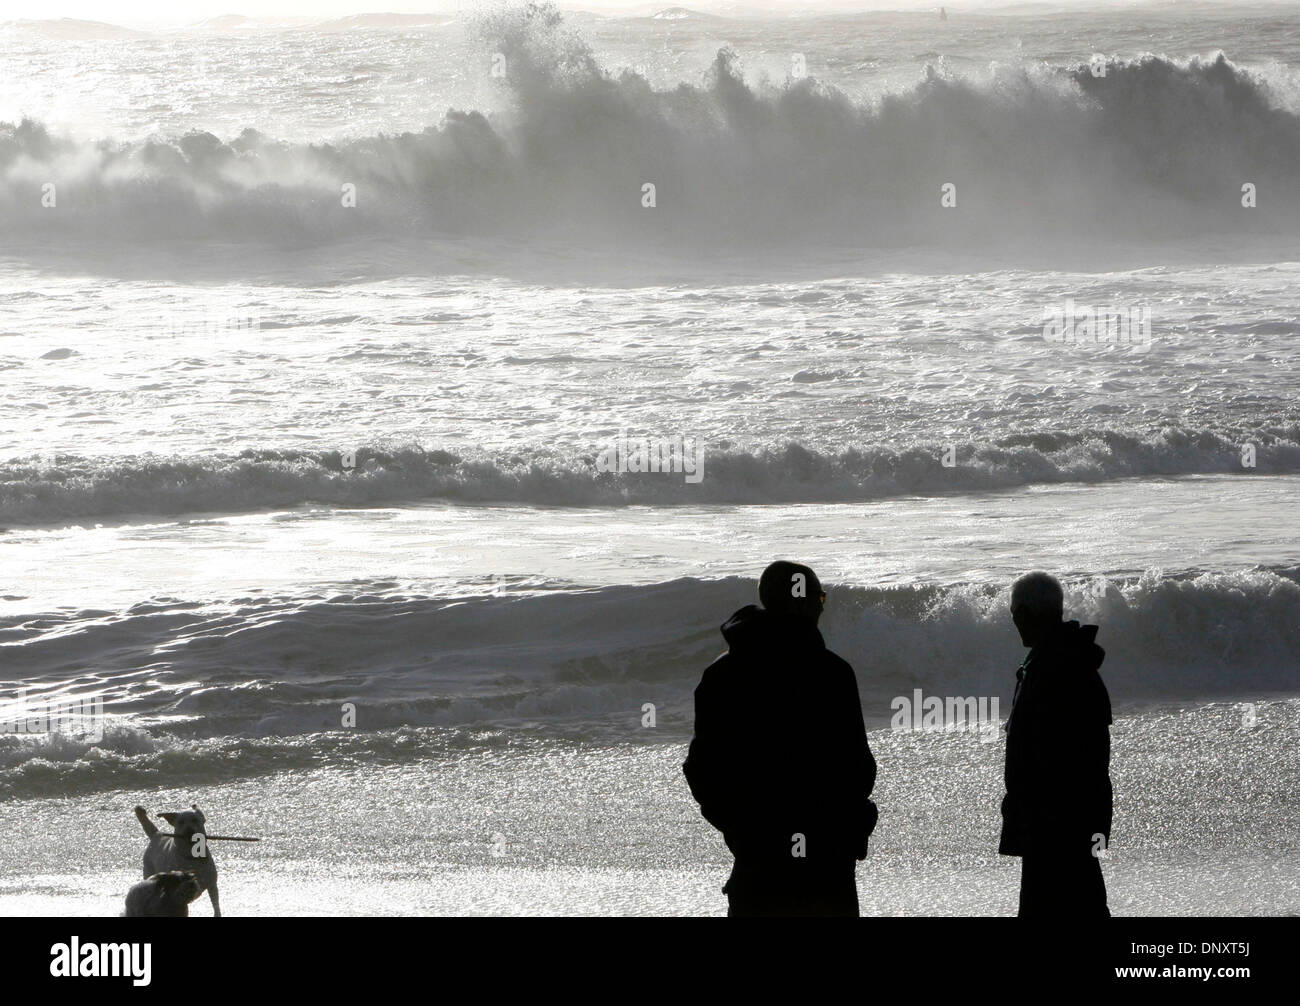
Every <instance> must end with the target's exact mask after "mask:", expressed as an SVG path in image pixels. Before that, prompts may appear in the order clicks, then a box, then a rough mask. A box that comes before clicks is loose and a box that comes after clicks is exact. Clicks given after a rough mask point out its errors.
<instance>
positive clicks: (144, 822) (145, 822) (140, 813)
mask: <svg viewBox="0 0 1300 1006" xmlns="http://www.w3.org/2000/svg"><path fill="white" fill-rule="evenodd" d="M135 816H136V819H137V820H138V821H139V822H140V827H142V828H143V829H144V833H145V834H146V835H148V836H149V837H150V838H153V837H154V835H156V834H158V827H157V825H155V824H154V823H153V822H152V821H150V820H149V812H148V811H147V810H145V809H144V808H143V807H137V808H136V809H135Z"/></svg>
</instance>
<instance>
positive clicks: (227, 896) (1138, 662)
mask: <svg viewBox="0 0 1300 1006" xmlns="http://www.w3.org/2000/svg"><path fill="white" fill-rule="evenodd" d="M1298 26H1300V9H1296V8H1291V7H1286V6H1278V5H1270V6H1263V7H1259V8H1255V7H1251V6H1249V5H1236V4H1234V5H1232V6H1231V7H1228V6H1214V5H1199V6H1194V7H1187V6H1185V5H1184V6H1179V7H1178V8H1177V9H1174V8H1169V7H1163V6H1161V7H1149V8H1143V7H1139V8H1133V9H1126V10H1123V11H1089V10H1068V11H1060V10H1048V9H1039V10H1036V11H1035V10H1020V11H989V12H984V13H960V12H955V11H954V12H951V17H950V19H949V20H948V21H947V22H943V23H941V22H938V21H937V20H936V19H935V18H934V16H933V14H932V13H928V12H923V13H880V14H854V15H847V14H844V15H834V16H823V17H816V16H811V15H801V16H791V17H780V18H777V17H758V16H744V17H742V16H738V15H737V16H729V17H720V16H713V15H707V14H700V13H696V12H690V11H684V10H680V9H677V10H672V11H667V12H664V14H663V15H662V16H656V17H600V16H596V15H591V14H585V13H581V12H565V13H563V14H562V15H561V14H560V13H559V12H555V11H553V10H549V9H546V8H541V9H537V8H534V9H533V10H532V11H531V12H530V11H528V10H525V9H516V8H510V7H505V8H500V9H496V10H494V11H492V12H488V13H479V14H471V13H465V14H463V15H460V16H438V17H433V16H430V17H413V16H412V17H407V16H398V15H370V16H366V17H362V18H354V19H345V20H342V21H337V22H325V23H317V24H312V23H303V22H294V23H287V22H284V23H282V22H274V21H255V20H249V19H238V18H227V19H218V20H217V21H213V22H208V23H205V24H203V25H197V26H193V27H191V28H187V29H183V30H182V29H169V30H165V31H162V30H157V31H141V30H136V29H130V28H122V27H118V26H112V25H103V24H90V23H84V22H67V21H62V22H10V23H8V24H5V25H3V26H0V52H2V53H3V55H4V59H5V65H6V66H7V67H9V68H10V70H11V72H10V73H8V74H6V76H5V80H4V81H3V82H2V83H0V180H2V181H0V304H2V305H3V315H2V316H0V381H3V388H4V394H3V396H0V532H2V533H0V570H3V581H2V582H0V720H3V721H4V723H7V724H11V725H12V724H14V723H15V722H16V718H17V717H18V716H20V715H21V713H22V711H24V710H29V709H30V708H32V707H41V706H46V707H49V706H54V707H58V708H72V707H75V708H91V709H93V710H94V711H95V718H94V725H95V727H96V728H97V729H96V730H95V731H94V732H93V734H92V735H91V736H82V735H80V734H79V733H78V732H76V731H71V732H69V731H62V732H59V731H56V732H54V733H40V732H35V733H34V732H32V731H31V730H28V729H26V727H25V726H24V727H23V728H21V729H18V730H13V729H10V730H8V731H6V732H4V733H0V912H2V913H5V914H76V913H89V914H111V913H114V912H116V911H117V910H119V909H120V899H121V897H122V895H123V894H124V893H125V890H126V888H127V887H128V886H129V884H130V882H132V880H133V879H135V877H136V873H137V870H138V855H139V851H140V849H139V846H140V845H141V843H140V839H141V837H142V836H140V835H139V834H138V825H137V824H136V822H135V820H134V818H133V816H132V814H131V807H132V806H134V805H135V804H136V803H141V804H144V805H146V806H148V807H149V808H150V809H151V810H154V811H158V810H165V809H169V808H172V807H173V806H176V807H180V806H184V805H187V804H189V803H190V802H193V801H197V802H198V803H199V804H200V805H201V806H203V807H204V810H205V811H206V812H207V814H208V817H209V822H210V827H211V828H212V830H214V831H215V832H218V833H236V834H255V835H260V836H262V837H263V838H264V839H265V841H264V842H262V843H261V844H260V845H256V846H234V845H228V846H225V847H222V848H220V849H218V850H216V852H217V855H218V861H219V863H220V864H221V868H222V872H223V878H224V879H223V883H222V891H223V896H222V900H223V904H224V905H225V906H226V907H227V910H228V911H229V912H230V913H231V914H274V913H289V914H311V913H326V914H410V913H438V914H708V913H716V912H717V911H718V910H719V908H720V904H721V895H720V894H719V893H718V888H719V887H720V886H721V883H722V880H723V879H724V877H725V871H726V862H727V857H726V850H725V847H723V845H722V843H721V841H720V839H719V838H718V837H717V836H716V835H715V834H714V833H713V832H712V831H711V830H710V829H709V828H708V826H707V825H706V824H704V823H703V822H702V821H701V820H700V819H699V818H698V816H697V815H696V813H695V809H694V806H693V804H692V803H691V801H690V797H689V793H688V792H687V791H686V788H685V784H684V781H683V780H682V778H681V776H680V771H679V765H680V761H681V758H682V756H683V753H684V744H685V743H686V741H687V740H688V739H689V736H690V732H691V691H692V689H693V687H694V685H695V683H696V681H697V680H698V677H699V674H700V672H701V671H702V669H703V668H704V666H705V665H706V664H707V663H708V662H709V660H711V659H712V658H713V657H714V656H715V655H716V654H717V653H718V652H719V651H720V650H721V649H722V646H723V644H722V641H721V637H720V636H719V635H718V632H717V627H718V625H719V624H720V623H721V622H722V621H723V620H724V619H725V618H726V617H727V616H728V615H729V614H730V613H731V612H732V611H733V610H734V609H735V608H737V607H739V606H740V605H741V604H744V603H748V602H750V601H751V600H753V599H754V594H755V587H754V583H755V579H756V577H757V575H758V573H759V572H760V571H761V570H762V568H763V566H764V565H766V563H767V562H769V561H770V560H771V559H773V558H777V557H786V558H794V559H799V560H802V561H806V562H809V563H810V564H812V565H813V566H814V568H816V569H817V570H818V571H819V572H820V573H821V574H822V576H823V578H824V579H825V580H826V582H827V584H828V585H829V592H830V600H829V602H828V608H827V613H826V616H825V618H824V620H823V623H822V627H823V630H824V633H825V635H826V638H827V641H828V644H829V645H830V646H831V647H832V648H833V649H835V650H836V651H837V652H839V653H841V654H842V655H843V656H845V657H846V658H847V659H848V660H850V662H852V663H853V665H854V666H855V668H856V670H857V673H858V677H859V684H860V690H861V693H862V701H863V711H864V715H865V716H866V718H867V722H868V726H869V728H870V729H871V730H872V735H871V736H872V744H873V748H874V749H875V750H876V752H877V757H878V759H879V760H880V762H881V778H880V783H879V789H878V802H879V803H880V806H881V815H882V817H881V822H882V823H881V827H880V831H879V832H878V833H877V836H876V838H875V839H873V854H872V858H871V859H869V860H868V862H867V863H866V864H863V866H862V868H861V869H860V871H859V883H860V888H861V895H862V902H863V905H864V911H867V912H870V913H871V914H918V913H920V914H1009V913H1011V912H1012V911H1014V904H1015V881H1016V870H1015V863H1014V862H1012V861H1011V860H999V858H998V857H997V856H996V855H995V850H996V823H997V804H998V799H999V797H1000V790H999V778H1000V777H999V774H998V773H999V771H1000V759H1001V753H1002V744H1001V741H1000V739H999V738H998V736H997V735H996V733H993V734H990V735H987V736H985V735H980V736H979V737H975V736H971V735H970V734H966V733H961V732H949V733H938V734H931V733H912V732H907V731H898V730H894V729H891V716H892V709H893V706H892V703H893V700H894V699H896V698H898V697H900V696H904V697H910V696H912V695H913V694H914V689H918V688H919V689H922V691H923V692H924V693H925V694H933V695H939V696H985V697H989V698H995V697H996V698H998V699H1000V701H1001V704H1002V709H1003V714H1004V715H1005V710H1006V709H1008V708H1009V705H1010V695H1011V691H1012V686H1013V685H1014V677H1013V673H1014V669H1015V667H1016V666H1017V665H1018V663H1019V661H1020V659H1021V656H1022V651H1021V649H1020V647H1019V644H1018V640H1017V639H1016V636H1015V633H1014V630H1013V629H1012V626H1011V625H1010V620H1009V617H1008V615H1007V613H1006V608H1007V590H1008V586H1009V584H1010V582H1011V580H1012V579H1013V578H1014V577H1015V576H1016V575H1017V574H1018V573H1020V572H1023V571H1025V570H1027V569H1029V568H1045V569H1049V570H1052V571H1054V572H1057V573H1058V574H1059V575H1061V576H1062V578H1063V579H1064V580H1065V582H1066V586H1067V606H1068V607H1069V609H1070V611H1071V613H1072V614H1073V615H1075V616H1077V617H1080V618H1082V619H1084V620H1088V621H1095V622H1097V623H1098V624H1100V625H1101V632H1100V635H1099V642H1100V643H1101V644H1102V645H1103V646H1104V647H1105V648H1106V649H1107V651H1108V657H1107V661H1106V664H1105V665H1104V667H1103V676H1104V678H1105V680H1106V682H1107V684H1108V687H1109V688H1110V691H1111V694H1112V697H1113V699H1114V700H1115V705H1116V710H1117V721H1116V725H1115V727H1114V735H1115V753H1114V764H1113V774H1114V776H1115V779H1116V787H1117V793H1118V805H1117V808H1118V809H1117V814H1118V816H1117V825H1116V835H1115V840H1114V847H1113V848H1112V850H1111V854H1110V857H1111V858H1110V860H1109V861H1108V865H1107V866H1106V870H1107V873H1108V877H1109V878H1110V887H1111V904H1112V909H1113V910H1114V911H1116V913H1117V914H1207V913H1208V914H1217V913H1228V914H1261V913H1262V914H1284V913H1294V912H1295V911H1296V910H1297V907H1298V906H1300V828H1297V821H1296V813H1297V810H1296V808H1297V806H1298V805H1300V804H1298V803H1297V789H1298V788H1300V755H1298V754H1297V751H1298V750H1300V745H1298V743H1297V742H1298V741H1300V699H1298V698H1297V696H1300V541H1298V540H1297V539H1298V536H1297V534H1296V527H1297V522H1296V516H1295V515H1296V500H1297V498H1298V497H1297V490H1298V489H1300V406H1298V405H1297V402H1296V387H1297V380H1298V378H1300V374H1298V372H1297V367H1298V365H1300V349H1298V348H1297V337H1298V336H1300V294H1298V293H1297V290H1298V289H1300V285H1298V284H1297V279H1300V260H1298V259H1297V255H1296V248H1297V238H1300V204H1298V203H1297V202H1296V199H1295V196H1294V193H1295V191H1296V187H1297V182H1298V181H1300V177H1298V176H1300V167H1297V165H1300V88H1298V87H1297V83H1298V82H1300V79H1298V78H1297V68H1298V67H1300V35H1298V34H1297V30H1296V29H1297V27H1298ZM647 185H649V186H653V189H652V190H647V189H646V186H647ZM945 186H952V188H951V189H950V190H948V189H945ZM1243 187H1245V189H1248V190H1249V193H1250V196H1253V199H1254V201H1255V205H1254V206H1247V205H1243V200H1245V201H1246V202H1249V201H1250V198H1249V197H1248V194H1247V192H1246V191H1245V190H1244V189H1243ZM650 192H652V193H653V205H647V202H648V201H649V194H650ZM945 193H947V194H948V195H947V198H948V199H949V201H951V200H952V199H955V205H950V206H945V205H943V203H942V200H943V199H944V198H945ZM1067 317H1070V318H1075V319H1087V318H1089V317H1091V318H1093V319H1098V318H1100V319H1103V320H1102V321H1100V322H1097V323H1095V324H1094V325H1092V326H1090V327H1082V326H1076V327H1075V328H1073V329H1071V330H1069V331H1068V332H1066V331H1063V330H1062V328H1061V327H1060V322H1061V320H1062V319H1064V318H1067ZM1115 319H1119V320H1115ZM642 438H648V439H649V440H650V441H651V442H653V443H655V444H659V443H661V442H668V443H673V444H677V445H678V446H679V447H680V448H681V450H682V452H683V453H684V454H686V455H687V456H688V457H690V458H691V459H692V460H693V461H694V466H693V470H692V471H687V470H675V471H659V472H651V471H641V472H638V471H635V470H633V471H606V470H602V468H604V467H608V466H606V465H604V464H603V463H602V456H607V455H608V454H609V452H610V449H611V447H612V446H615V445H617V444H618V443H622V442H628V441H630V442H631V447H633V448H634V447H635V445H636V443H637V442H639V441H640V440H641V439H642ZM614 456H615V457H616V456H617V453H615V455H614ZM697 476H698V477H697ZM97 702H98V703H102V715H101V706H99V705H96V704H95V703H97ZM648 705H649V706H653V714H654V724H653V726H647V725H646V722H647V721H646V719H645V717H646V715H647V713H646V708H647V706H648ZM23 722H24V724H25V720H24V721H23ZM778 728H779V725H778ZM399 822H400V823H399ZM87 831H91V832H93V833H94V834H95V835H96V836H99V838H97V839H96V844H95V847H94V849H93V851H91V852H89V853H84V852H79V851H78V850H82V849H83V848H84V847H85V845H86V833H87ZM100 839H102V841H100ZM69 862H73V863H76V864H77V865H76V866H75V867H74V868H70V867H69ZM206 911H207V909H206V905H198V906H196V912H197V913H199V914H204V913H206Z"/></svg>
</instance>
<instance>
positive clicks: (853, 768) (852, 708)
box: [844, 661, 877, 859]
mask: <svg viewBox="0 0 1300 1006" xmlns="http://www.w3.org/2000/svg"><path fill="white" fill-rule="evenodd" d="M844 671H845V685H846V689H845V690H846V694H845V696H844V709H845V715H846V716H847V718H848V737H849V765H850V775H849V778H850V779H851V780H852V783H851V784H852V786H853V787H854V790H855V792H854V793H853V794H852V795H851V796H852V799H853V809H854V812H855V813H854V821H853V824H854V826H855V829H856V831H857V835H858V849H857V853H858V859H866V858H867V839H869V838H870V837H871V833H872V832H873V831H874V830H875V827H876V817H877V811H876V805H875V803H873V802H872V800H871V791H872V790H873V789H875V786H876V759H875V757H874V756H873V755H872V753H871V745H870V744H869V743H868V742H867V726H866V723H865V721H864V720H863V718H862V697H861V695H860V694H859V692H858V676H857V675H856V674H855V673H854V672H853V667H852V666H851V665H850V664H849V663H848V662H847V661H846V662H845V664H844Z"/></svg>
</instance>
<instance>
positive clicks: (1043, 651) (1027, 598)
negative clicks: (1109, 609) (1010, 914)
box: [998, 572, 1113, 918]
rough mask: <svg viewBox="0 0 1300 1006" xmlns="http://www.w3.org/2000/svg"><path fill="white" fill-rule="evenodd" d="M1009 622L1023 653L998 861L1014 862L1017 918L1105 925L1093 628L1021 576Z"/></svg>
mask: <svg viewBox="0 0 1300 1006" xmlns="http://www.w3.org/2000/svg"><path fill="white" fill-rule="evenodd" d="M1011 617H1012V620H1013V621H1014V622H1015V625H1016V628H1017V630H1018V631H1019V633H1020V638H1021V642H1022V643H1023V644H1024V645H1025V646H1027V647H1029V654H1028V655H1027V656H1026V657H1025V660H1024V662H1023V663H1022V664H1021V665H1020V669H1019V670H1018V671H1017V672H1016V691H1015V696H1014V698H1013V699H1012V703H1011V713H1010V715H1009V717H1008V719H1007V725H1006V732H1007V751H1006V796H1005V797H1004V798H1003V801H1002V834H1001V839H1000V841H999V844H998V852H999V853H1001V854H1002V855H1004V856H1019V857H1021V878H1020V910H1019V915H1020V916H1021V917H1026V916H1028V917H1039V916H1057V917H1062V916H1068V917H1072V918H1086V917H1094V918H1095V917H1104V916H1109V915H1110V911H1109V909H1108V908H1107V906H1106V884H1105V880H1104V879H1103V877H1102V872H1101V863H1100V861H1099V854H1100V853H1101V852H1102V851H1104V850H1105V849H1107V848H1108V847H1109V844H1110V829H1111V820H1112V816H1113V793H1112V789H1111V781H1110V774H1109V773H1110V724H1111V722H1112V720H1111V706H1110V696H1109V694H1108V693H1107V691H1106V685H1105V684H1104V683H1103V682H1102V679H1101V675H1100V674H1099V673H1098V669H1099V668H1100V667H1101V663H1102V660H1103V659H1104V658H1105V656H1106V653H1105V651H1104V650H1103V649H1102V648H1101V647H1100V646H1098V645H1097V644H1096V642H1095V640H1096V636H1097V626H1095V625H1082V626H1081V625H1080V624H1079V623H1078V622H1077V621H1070V622H1067V621H1065V620H1064V593H1063V591H1062V590H1061V584H1060V583H1059V582H1058V581H1057V580H1056V578H1055V577H1052V576H1050V575H1049V574H1047V573H1042V572H1035V573H1029V574H1026V575H1025V576H1023V577H1021V578H1020V579H1019V580H1017V581H1016V582H1015V584H1014V585H1013V587H1012V591H1011Z"/></svg>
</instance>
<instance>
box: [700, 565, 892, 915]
mask: <svg viewBox="0 0 1300 1006" xmlns="http://www.w3.org/2000/svg"><path fill="white" fill-rule="evenodd" d="M759 600H760V602H761V603H762V607H759V606H756V605H747V606H745V607H743V608H741V609H740V610H739V611H737V612H736V613H735V614H734V615H732V617H731V618H730V619H728V620H727V622H726V623H725V624H724V625H723V626H722V636H723V638H724V639H725V640H726V642H727V646H728V649H727V652H726V653H724V654H723V655H722V656H720V657H718V658H717V660H715V661H714V662H713V663H712V664H710V665H709V667H708V668H707V669H706V670H705V671H704V675H703V677H702V678H701V680H700V683H699V686H698V687H697V688H696V690H695V735H694V737H693V738H692V740H691V744H690V749H689V751H688V753H687V758H686V762H685V764H684V765H683V766H682V768H683V771H684V772H685V774H686V780H687V783H688V784H689V786H690V789H691V794H692V795H693V796H694V797H695V799H696V801H697V802H698V803H699V805H700V812H701V813H702V814H703V816H704V818H705V820H707V821H708V822H709V823H710V824H712V825H713V826H714V827H715V828H717V829H718V830H719V831H721V832H722V836H723V840H724V841H725V842H726V844H727V847H728V848H729V849H730V850H731V852H732V854H733V856H734V857H735V864H734V866H733V868H732V871H731V875H730V877H729V878H728V880H727V883H726V885H725V886H724V887H723V889H722V890H723V892H724V893H725V894H726V895H727V901H728V915H730V916H733V917H735V916H785V917H789V916H833V915H845V916H857V915H858V892H857V880H856V877H855V870H856V867H857V862H858V860H862V859H865V858H866V855H867V839H868V837H869V836H870V834H871V832H872V830H873V828H874V827H875V823H876V806H875V804H874V803H872V802H871V799H870V796H871V790H872V787H873V786H874V784H875V779H876V763H875V759H874V758H873V757H872V754H871V748H870V746H869V745H868V743H867V735H866V729H865V727H864V724H863V720H862V704H861V699H860V698H859V695H858V683H857V677H856V676H855V675H854V673H853V668H852V667H850V666H849V664H848V663H847V662H845V661H844V660H842V659H841V658H840V657H838V656H836V655H835V654H834V653H832V652H831V651H830V650H828V649H827V648H826V644H825V642H824V641H823V639H822V635H821V633H820V632H819V631H818V629H817V621H818V619H819V618H820V617H821V613H822V609H823V606H824V604H825V601H826V595H825V593H824V592H823V591H822V587H821V583H820V581H819V580H818V579H817V576H816V574H815V573H813V571H812V570H811V569H809V568H808V567H807V566H802V565H799V564H796V563H791V562H775V563H773V564H772V565H770V566H769V567H768V568H767V569H766V570H765V571H764V573H763V576H762V578H761V579H760V581H759Z"/></svg>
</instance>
